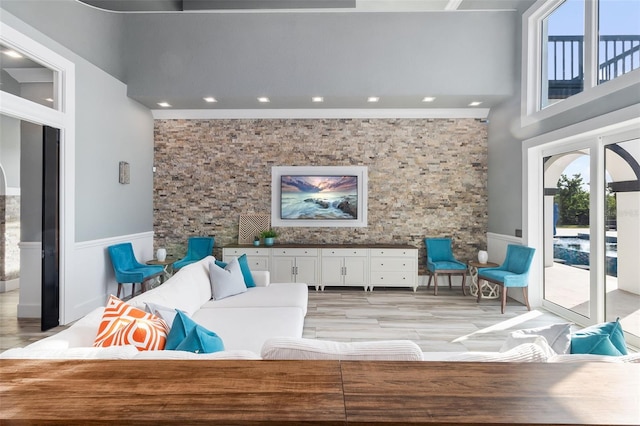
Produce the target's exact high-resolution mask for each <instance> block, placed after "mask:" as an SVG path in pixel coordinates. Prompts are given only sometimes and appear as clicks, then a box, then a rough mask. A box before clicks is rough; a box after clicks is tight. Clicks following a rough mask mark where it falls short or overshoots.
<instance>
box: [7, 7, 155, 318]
mask: <svg viewBox="0 0 640 426" xmlns="http://www.w3.org/2000/svg"><path fill="white" fill-rule="evenodd" d="M33 3H47V2H33ZM1 6H2V7H4V6H5V3H4V2H3V3H2V5H1ZM27 9H29V13H26V14H25V15H24V16H22V18H24V19H25V20H27V21H29V20H30V19H31V18H32V17H33V21H34V22H39V21H40V20H41V19H44V16H43V15H46V18H47V19H49V20H51V21H53V22H58V23H60V22H66V21H67V19H69V18H68V17H67V16H64V10H65V9H64V8H61V9H60V10H58V9H56V8H55V7H53V8H49V7H43V8H40V9H39V8H37V7H35V8H32V7H31V6H28V7H27ZM0 21H2V23H3V25H5V24H6V25H8V26H10V27H11V28H13V29H15V30H17V31H18V32H20V33H22V34H23V35H24V36H27V37H29V38H31V39H32V40H34V41H35V42H36V43H38V44H40V45H42V46H44V47H45V48H48V49H49V50H51V51H53V52H55V53H56V54H57V55H59V56H61V57H63V58H64V59H66V60H68V61H70V62H71V63H72V64H74V65H75V76H76V79H75V84H74V86H75V97H74V99H73V100H74V101H75V111H77V114H76V116H75V123H76V125H75V128H74V129H73V130H74V133H75V138H74V141H75V152H74V153H72V154H71V156H70V157H71V158H75V164H74V165H73V166H69V168H70V169H73V170H70V171H69V170H65V171H64V172H63V173H64V174H66V173H67V172H69V173H71V174H73V175H75V184H74V185H73V187H72V188H67V189H66V190H68V191H73V195H74V197H67V198H74V199H75V202H74V203H73V204H72V205H71V209H72V211H71V212H70V213H69V214H70V215H72V216H73V217H74V218H75V223H74V228H75V232H74V233H72V235H74V237H73V241H67V244H66V253H62V256H63V257H64V258H66V259H69V260H68V262H69V264H65V272H68V273H65V275H64V277H63V278H64V282H63V283H61V288H63V289H64V293H63V294H61V297H62V298H63V300H62V301H61V307H62V312H61V315H62V318H63V321H64V322H65V323H68V322H71V321H73V320H75V319H77V318H79V317H81V316H83V315H84V314H86V313H87V312H88V311H89V310H91V309H92V308H93V307H96V306H99V305H103V304H104V302H105V297H104V296H105V295H106V292H107V291H108V289H109V288H110V287H109V286H112V285H113V284H114V283H115V281H112V280H113V278H112V277H109V276H108V275H105V274H104V273H103V272H104V271H105V270H108V268H110V267H111V265H110V263H107V258H105V255H104V245H103V244H102V243H95V244H94V243H92V241H95V240H98V241H103V240H105V239H106V240H109V239H113V240H114V241H118V242H119V241H121V240H122V239H123V238H129V237H130V236H136V235H139V234H145V235H147V234H148V233H151V232H152V230H153V207H152V195H153V175H152V170H151V169H152V163H153V119H152V117H151V113H150V111H148V110H147V109H146V108H144V107H142V106H141V105H139V104H137V103H136V102H133V101H131V100H130V99H129V98H128V97H127V96H126V92H127V89H126V86H125V85H124V84H123V83H122V82H120V81H118V80H117V79H116V78H114V77H112V76H110V75H109V74H107V73H106V72H104V71H103V70H101V69H100V68H98V67H96V66H95V65H93V64H92V63H90V62H88V61H86V60H85V59H83V58H81V57H79V56H78V55H76V54H75V53H73V52H71V51H70V50H69V49H67V48H66V47H64V46H62V45H60V44H59V43H57V42H56V41H55V40H53V39H52V38H50V37H48V36H45V35H43V34H42V33H40V32H39V31H38V30H36V29H34V28H32V27H30V26H29V24H28V22H25V21H23V20H21V19H18V18H16V17H15V16H13V15H12V14H11V13H9V12H7V11H5V10H2V13H0ZM83 25H86V22H85V23H83ZM99 26H100V25H98V24H97V27H99ZM60 28H63V26H60ZM78 28H80V27H78ZM71 29H73V26H72V27H71ZM60 31H61V33H64V34H68V32H69V31H70V28H69V27H64V29H61V30H60ZM75 36H76V37H79V38H85V39H88V40H90V39H91V38H92V37H96V38H100V37H105V36H106V37H108V36H109V35H108V34H104V33H98V34H95V33H92V32H91V31H86V32H82V31H79V32H77V33H76V34H75ZM114 37H116V36H115V35H114ZM116 39H117V37H116ZM96 43H97V45H100V44H101V43H102V42H101V41H100V42H98V41H96ZM118 160H125V161H128V162H129V163H130V164H131V184H130V185H121V184H119V183H118V163H117V161H118ZM23 179H24V175H23ZM22 184H23V185H24V182H22ZM64 195H65V194H63V196H64ZM35 234H37V232H36V231H35V229H34V232H33V235H28V236H26V237H25V238H23V239H22V241H23V242H25V243H30V244H29V245H28V246H29V247H30V246H31V245H32V244H31V243H37V242H38V240H39V239H38V238H37V235H35ZM27 238H29V240H31V241H29V240H27ZM79 242H82V243H86V244H88V245H89V246H91V247H98V249H97V251H98V252H99V255H98V257H96V259H94V260H93V261H92V262H89V263H88V262H87V259H86V256H85V247H84V246H82V245H80V246H79V247H78V243H79ZM137 244H138V245H139V250H141V251H142V252H144V253H145V254H144V255H145V256H146V252H147V251H148V252H149V253H152V251H153V247H152V245H153V239H152V238H151V237H146V238H143V239H142V240H139V241H138V242H137ZM149 258H151V257H149ZM25 259H26V260H29V259H31V260H32V262H34V263H33V264H29V265H22V268H23V274H22V279H21V299H22V295H23V292H24V297H25V299H24V300H25V306H27V305H29V307H28V308H25V310H26V311H29V312H34V311H35V309H36V308H35V307H34V306H33V305H34V304H37V303H39V302H36V298H37V297H38V296H37V295H39V294H40V279H39V274H37V273H36V271H37V268H38V267H39V266H38V265H39V260H38V261H36V260H35V257H30V256H28V255H25ZM142 260H144V259H142ZM95 262H97V263H98V265H100V267H96V263H95ZM87 264H91V268H86V267H85V265H87ZM24 268H27V269H29V270H30V271H32V272H34V273H33V274H27V277H25V274H24V271H25V269H24ZM29 277H32V278H31V279H29ZM22 287H24V289H23V288H22ZM77 295H81V297H83V298H84V299H82V300H80V299H78V296H77Z"/></svg>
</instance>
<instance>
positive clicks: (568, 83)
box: [540, 0, 584, 108]
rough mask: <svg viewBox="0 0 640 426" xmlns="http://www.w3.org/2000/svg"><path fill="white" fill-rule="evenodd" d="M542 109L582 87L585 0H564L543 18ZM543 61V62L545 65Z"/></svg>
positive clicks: (573, 93) (579, 90)
mask: <svg viewBox="0 0 640 426" xmlns="http://www.w3.org/2000/svg"><path fill="white" fill-rule="evenodd" d="M542 34H543V35H542V48H543V51H544V50H546V52H543V54H542V58H541V59H542V73H541V76H542V82H541V83H542V84H541V85H540V86H541V88H542V93H541V105H540V107H541V108H545V107H547V106H549V105H551V104H552V103H554V102H558V101H560V100H562V99H566V98H568V97H569V96H571V95H575V94H576V93H580V92H582V90H583V89H584V0H566V1H565V2H564V3H562V4H561V5H560V6H558V7H557V8H556V9H555V10H554V11H553V12H551V13H550V14H549V15H548V16H547V17H546V18H544V19H543V20H542ZM545 62H546V64H545Z"/></svg>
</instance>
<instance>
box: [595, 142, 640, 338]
mask: <svg viewBox="0 0 640 426" xmlns="http://www.w3.org/2000/svg"><path fill="white" fill-rule="evenodd" d="M604 161H605V167H606V170H607V172H608V173H607V180H606V182H604V183H603V182H601V183H600V184H604V186H605V188H606V192H605V200H604V202H605V205H604V211H605V224H606V238H605V240H604V252H605V265H606V266H605V270H606V272H605V274H606V275H605V276H606V279H605V316H606V320H607V321H615V319H616V318H620V322H621V324H622V329H623V330H625V332H627V333H630V334H633V335H634V336H636V337H640V272H639V268H640V219H639V215H640V139H634V140H627V141H622V142H616V143H608V144H606V145H605V151H604Z"/></svg>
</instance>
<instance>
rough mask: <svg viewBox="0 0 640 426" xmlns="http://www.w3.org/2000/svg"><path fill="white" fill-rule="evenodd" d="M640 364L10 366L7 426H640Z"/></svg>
mask: <svg viewBox="0 0 640 426" xmlns="http://www.w3.org/2000/svg"><path fill="white" fill-rule="evenodd" d="M639 385H640V365H638V364H610V363H576V364H533V363H528V364H518V363H467V362H464V363H463V362H459V363H445V362H356V361H343V362H340V361H199V360H198V361H196V360H184V361H183V360H165V361H135V360H108V361H105V360H72V361H58V360H8V359H6V360H0V424H65V425H71V424H83V425H85V424H87V425H91V424H141V425H150V424H153V425H158V424H182V425H187V424H225V425H261V424H283V425H286V424H317V425H338V424H342V425H344V424H349V425H351V424H354V425H376V424H379V425H382V424H384V425H406V424H415V425H419V424H423V425H426V424H441V425H470V424H477V425H479V424H483V425H487V424H488V425H498V424H502V425H504V424H547V425H551V424H588V425H596V424H599V425H638V424H640V386H639Z"/></svg>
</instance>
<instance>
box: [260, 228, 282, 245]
mask: <svg viewBox="0 0 640 426" xmlns="http://www.w3.org/2000/svg"><path fill="white" fill-rule="evenodd" d="M260 236H261V237H262V238H263V239H264V245H265V246H272V245H273V243H274V242H275V239H276V237H277V236H278V234H276V231H274V230H273V229H268V230H266V231H262V232H261V233H260Z"/></svg>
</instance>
